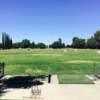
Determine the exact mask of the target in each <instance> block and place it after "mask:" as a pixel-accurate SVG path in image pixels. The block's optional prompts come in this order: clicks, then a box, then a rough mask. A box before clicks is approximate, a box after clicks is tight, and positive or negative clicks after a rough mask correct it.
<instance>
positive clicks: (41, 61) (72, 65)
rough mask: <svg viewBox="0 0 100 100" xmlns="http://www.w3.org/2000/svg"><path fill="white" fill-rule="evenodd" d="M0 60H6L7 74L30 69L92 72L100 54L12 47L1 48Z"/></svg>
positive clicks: (75, 72) (21, 72) (86, 51)
mask: <svg viewBox="0 0 100 100" xmlns="http://www.w3.org/2000/svg"><path fill="white" fill-rule="evenodd" d="M0 62H5V64H6V67H5V74H11V75H22V74H27V72H28V71H30V70H32V71H33V72H40V74H48V66H49V67H50V68H49V69H50V71H49V72H50V73H51V74H58V75H60V74H92V73H93V72H94V65H93V64H94V63H97V64H98V65H99V63H100V54H98V53H97V51H96V50H89V49H86V50H84V49H82V50H81V49H79V50H74V49H11V50H0Z"/></svg>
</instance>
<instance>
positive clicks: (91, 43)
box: [86, 37, 96, 49]
mask: <svg viewBox="0 0 100 100" xmlns="http://www.w3.org/2000/svg"><path fill="white" fill-rule="evenodd" d="M86 46H87V48H92V49H95V48H96V40H95V38H94V37H91V38H90V39H88V40H87V43H86Z"/></svg>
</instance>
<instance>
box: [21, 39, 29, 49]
mask: <svg viewBox="0 0 100 100" xmlns="http://www.w3.org/2000/svg"><path fill="white" fill-rule="evenodd" d="M30 46H31V43H30V40H28V39H23V40H22V42H21V48H30Z"/></svg>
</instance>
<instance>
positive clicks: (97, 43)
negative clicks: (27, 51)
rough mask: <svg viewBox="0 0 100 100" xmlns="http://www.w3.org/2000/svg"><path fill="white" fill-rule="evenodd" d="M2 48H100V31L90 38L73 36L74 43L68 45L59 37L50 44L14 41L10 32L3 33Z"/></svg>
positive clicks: (24, 40) (0, 45)
mask: <svg viewBox="0 0 100 100" xmlns="http://www.w3.org/2000/svg"><path fill="white" fill-rule="evenodd" d="M0 48H1V49H11V48H41V49H44V48H54V49H57V48H90V49H96V48H97V49H100V31H96V32H95V33H94V35H93V36H91V37H90V38H89V39H82V38H79V37H73V39H72V44H70V45H66V44H65V43H64V42H62V39H61V38H59V39H58V40H57V41H54V42H53V43H52V44H50V45H46V44H45V43H42V42H39V43H37V44H36V43H35V42H34V41H33V42H30V40H28V39H23V40H22V41H21V42H16V43H13V40H12V38H11V37H10V36H9V34H8V33H6V32H3V33H2V43H0Z"/></svg>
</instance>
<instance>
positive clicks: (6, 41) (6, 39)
mask: <svg viewBox="0 0 100 100" xmlns="http://www.w3.org/2000/svg"><path fill="white" fill-rule="evenodd" d="M2 47H3V49H10V48H12V39H11V38H10V36H9V35H8V34H7V33H6V32H3V33H2Z"/></svg>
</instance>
